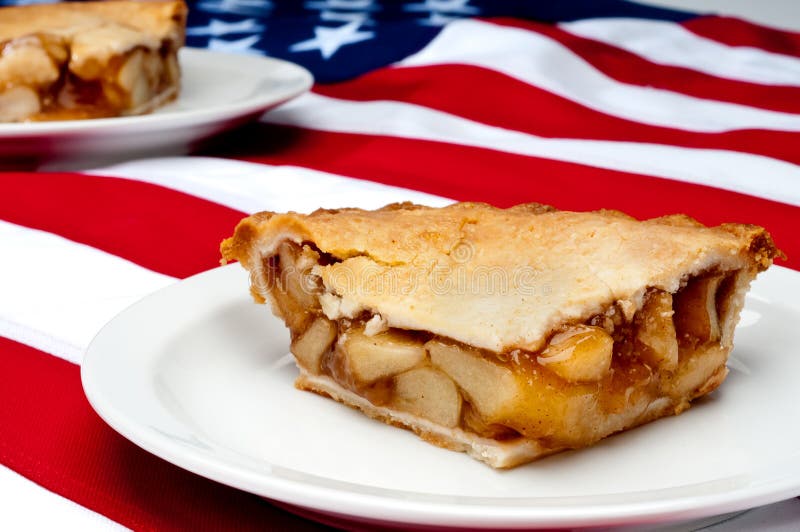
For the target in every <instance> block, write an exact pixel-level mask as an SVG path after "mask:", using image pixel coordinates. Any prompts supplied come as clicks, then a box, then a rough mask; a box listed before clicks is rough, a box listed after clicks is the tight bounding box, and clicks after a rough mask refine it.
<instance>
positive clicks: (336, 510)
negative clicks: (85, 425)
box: [82, 265, 800, 529]
mask: <svg viewBox="0 0 800 532" xmlns="http://www.w3.org/2000/svg"><path fill="white" fill-rule="evenodd" d="M798 324H800V274H798V273H797V272H794V271H791V270H787V269H784V268H779V267H774V268H773V269H771V270H770V271H769V272H767V273H765V274H763V275H762V276H761V277H760V278H759V280H758V281H757V282H756V283H755V284H754V285H753V288H752V291H751V295H750V296H749V297H748V300H747V307H746V309H745V311H744V314H743V318H742V323H741V325H740V328H739V329H738V330H737V338H736V340H737V345H736V348H735V350H734V353H733V355H732V358H731V361H730V364H729V366H730V368H731V374H730V376H729V377H728V380H727V381H726V382H725V384H724V385H723V386H722V387H721V389H719V390H718V391H716V392H715V393H714V394H712V395H711V396H710V397H708V398H706V399H705V400H701V401H698V403H697V404H696V405H695V406H694V407H693V408H692V409H690V410H689V411H687V412H686V413H684V414H682V415H681V416H678V417H673V418H667V419H663V420H660V421H657V422H655V423H651V424H649V425H646V426H644V427H641V428H638V429H635V430H632V431H629V432H627V433H624V434H620V435H617V436H614V437H611V438H608V439H606V440H604V441H602V442H601V443H600V444H598V445H596V446H594V447H592V448H589V449H585V450H582V451H578V452H569V453H563V454H559V455H556V456H553V457H550V458H546V459H544V460H541V461H539V462H535V463H533V464H529V465H527V466H523V467H519V468H517V469H514V470H511V471H504V472H501V471H494V470H492V469H490V468H489V467H487V466H485V465H483V464H480V463H478V462H476V461H474V460H472V459H470V458H468V457H467V456H465V455H463V454H459V453H454V452H450V451H446V450H443V449H439V448H437V447H434V446H432V445H429V444H427V443H424V442H423V441H421V440H420V439H418V438H417V437H416V436H414V435H413V434H412V433H410V432H408V431H404V430H400V429H396V428H392V427H389V426H387V425H384V424H382V423H379V422H376V421H372V420H370V419H368V418H366V417H364V416H362V415H360V414H359V413H357V412H355V411H353V410H351V409H349V408H346V407H344V406H342V405H340V404H337V403H335V402H333V401H331V400H328V399H324V398H322V397H318V396H316V395H313V394H310V393H306V392H301V391H297V390H295V389H294V388H293V386H292V382H293V380H294V377H295V375H296V369H295V367H294V364H293V363H292V361H291V359H290V358H289V357H288V356H287V348H288V334H287V332H286V330H285V328H284V326H283V324H282V323H280V322H279V321H278V320H277V319H276V318H274V317H273V316H272V315H271V313H270V312H269V309H268V308H266V307H264V306H261V305H255V304H253V303H252V302H251V301H250V299H249V296H248V290H247V275H246V273H245V272H244V271H243V270H242V269H241V268H240V267H239V266H238V265H232V266H227V267H224V268H220V269H216V270H212V271H209V272H206V273H203V274H200V275H198V276H195V277H193V278H190V279H187V280H185V281H182V282H180V283H177V284H175V285H173V286H170V287H168V288H166V289H164V290H162V291H161V292H158V293H156V294H153V295H151V296H149V297H147V298H145V299H144V300H142V301H141V302H139V303H137V304H135V305H134V306H132V307H131V308H129V309H127V310H126V311H124V312H123V313H122V314H120V315H119V316H118V317H117V318H115V319H114V320H113V321H112V322H111V323H109V324H108V325H107V326H106V327H105V328H104V329H103V330H102V331H101V332H100V333H99V334H98V336H97V337H96V338H95V339H94V341H93V342H92V344H91V346H90V347H89V350H88V352H87V354H86V358H85V360H84V363H83V367H82V378H83V386H84V389H85V391H86V395H87V396H88V398H89V401H90V402H91V404H92V406H93V407H94V408H95V409H96V410H97V412H98V413H99V414H100V416H102V417H103V419H105V420H106V421H107V422H108V423H109V424H110V425H111V426H112V427H114V428H115V429H116V430H117V431H119V432H120V433H121V434H123V435H124V436H126V437H127V438H129V439H130V440H132V441H133V442H135V443H137V444H138V445H140V446H141V447H143V448H144V449H146V450H148V451H150V452H152V453H154V454H156V455H158V456H161V457H162V458H165V459H166V460H169V461H170V462H173V463H174V464H177V465H179V466H181V467H184V468H186V469H188V470H191V471H194V472H196V473H199V474H201V475H204V476H206V477H209V478H212V479H214V480H217V481H219V482H222V483H225V484H229V485H231V486H235V487H237V488H241V489H243V490H247V491H250V492H253V493H256V494H259V495H262V496H264V497H267V498H270V499H273V500H275V501H280V502H281V503H284V504H289V505H293V506H299V507H302V508H305V509H308V510H310V511H312V512H316V515H317V516H319V515H320V513H321V514H328V515H339V516H347V518H348V519H355V520H360V521H362V522H382V523H394V524H403V525H428V526H458V527H464V526H469V527H485V528H494V529H497V528H519V527H532V526H581V525H612V524H615V525H616V524H623V523H635V522H645V521H646V522H650V523H653V522H667V521H675V520H685V519H695V518H700V517H705V516H710V515H716V514H722V513H727V512H733V511H736V510H741V509H745V508H749V507H753V506H758V505H762V504H767V503H770V502H774V501H778V500H781V499H785V498H789V497H792V496H794V495H798V494H800V408H798V404H800V387H799V386H798V385H797V376H798V375H800V352H799V351H798V345H800V327H798Z"/></svg>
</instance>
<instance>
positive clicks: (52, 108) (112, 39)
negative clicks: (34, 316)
mask: <svg viewBox="0 0 800 532" xmlns="http://www.w3.org/2000/svg"><path fill="white" fill-rule="evenodd" d="M185 25H186V6H185V4H184V3H183V2H182V1H145V2H142V1H118V0H113V1H103V2H70V3H61V4H41V5H29V6H16V7H4V8H0V122H20V121H40V120H65V119H82V118H99V117H110V116H120V115H134V114H142V113H146V112H149V111H152V110H153V109H155V108H156V107H158V106H160V105H162V104H164V103H166V102H168V101H170V100H172V99H174V98H175V97H176V96H177V94H178V90H179V86H180V71H179V67H178V58H177V53H178V49H179V48H180V47H181V46H182V45H183V41H184V31H185Z"/></svg>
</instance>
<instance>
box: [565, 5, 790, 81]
mask: <svg viewBox="0 0 800 532" xmlns="http://www.w3.org/2000/svg"><path fill="white" fill-rule="evenodd" d="M559 26H560V27H561V28H562V29H564V30H566V31H568V32H570V33H572V34H573V35H578V36H580V37H584V38H586V39H594V40H596V41H601V42H604V43H606V44H610V45H612V46H616V47H618V48H622V49H623V50H627V51H629V52H632V53H634V54H636V55H638V56H641V57H643V58H645V59H647V60H648V61H650V62H652V63H658V64H660V65H673V66H679V67H684V68H690V69H692V70H697V71H700V72H704V73H706V74H711V75H712V76H718V77H721V78H728V79H735V80H739V81H747V82H751V83H760V84H764V85H793V86H798V87H800V59H797V58H794V57H790V56H788V55H783V54H776V53H772V52H767V51H766V50H760V49H758V48H751V47H746V46H727V45H725V44H722V43H718V42H716V41H713V40H711V39H707V38H705V37H701V36H699V35H697V34H695V33H692V32H691V31H689V30H687V29H685V28H684V27H683V26H681V25H680V24H675V23H674V22H665V21H660V20H647V19H635V18H595V19H584V20H576V21H574V22H565V23H561V24H559Z"/></svg>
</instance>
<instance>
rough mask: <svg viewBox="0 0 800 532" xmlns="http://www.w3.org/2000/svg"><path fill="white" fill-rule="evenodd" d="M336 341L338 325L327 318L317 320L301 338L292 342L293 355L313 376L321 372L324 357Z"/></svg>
mask: <svg viewBox="0 0 800 532" xmlns="http://www.w3.org/2000/svg"><path fill="white" fill-rule="evenodd" d="M335 339H336V325H334V324H333V322H331V321H328V320H327V319H325V318H317V319H316V320H314V322H313V323H311V326H310V327H309V328H308V329H307V330H306V332H304V333H303V334H302V335H301V336H300V337H299V338H297V339H296V340H295V341H294V342H292V353H293V354H294V356H295V357H296V358H297V360H298V362H300V364H301V365H302V366H303V367H304V368H306V369H307V370H308V371H310V372H311V373H313V374H315V375H316V374H318V373H319V371H320V361H321V360H322V355H324V354H325V352H326V351H327V350H328V349H329V348H330V347H331V344H332V343H333V341H334V340H335Z"/></svg>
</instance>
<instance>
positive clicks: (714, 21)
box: [681, 16, 800, 57]
mask: <svg viewBox="0 0 800 532" xmlns="http://www.w3.org/2000/svg"><path fill="white" fill-rule="evenodd" d="M681 26H683V27H684V28H686V29H687V30H689V31H691V32H692V33H695V34H697V35H699V36H701V37H705V38H707V39H713V40H715V41H718V42H721V43H723V44H727V45H728V46H749V47H752V48H760V49H762V50H766V51H768V52H774V53H776V54H784V55H791V56H794V57H800V33H797V32H793V31H788V30H778V29H774V28H768V27H766V26H760V25H758V24H755V23H753V22H748V21H746V20H742V19H739V18H735V17H719V16H707V17H697V18H693V19H689V20H687V21H685V22H682V23H681Z"/></svg>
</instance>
